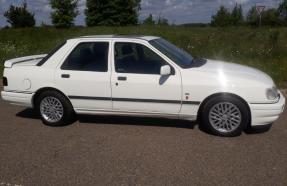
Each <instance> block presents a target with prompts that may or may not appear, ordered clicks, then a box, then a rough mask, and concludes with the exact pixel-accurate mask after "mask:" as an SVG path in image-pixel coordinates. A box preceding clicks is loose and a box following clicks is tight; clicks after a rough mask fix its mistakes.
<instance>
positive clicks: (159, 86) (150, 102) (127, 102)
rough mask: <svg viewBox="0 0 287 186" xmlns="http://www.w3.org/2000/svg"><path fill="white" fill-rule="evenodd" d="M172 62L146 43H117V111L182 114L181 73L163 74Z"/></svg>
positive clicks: (113, 81)
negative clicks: (164, 67) (165, 66)
mask: <svg viewBox="0 0 287 186" xmlns="http://www.w3.org/2000/svg"><path fill="white" fill-rule="evenodd" d="M164 65H170V64H168V63H167V62H166V61H165V60H164V59H163V58H162V57H160V56H159V55H158V54H157V53H155V52H154V51H153V50H152V49H150V48H149V47H148V45H145V44H143V43H134V42H115V43H114V68H113V73H112V77H111V87H112V103H113V110H115V111H126V112H136V113H137V112H139V113H162V114H178V113H179V111H180V108H181V91H182V90H181V76H180V73H179V71H177V70H176V69H175V68H173V67H172V66H171V65H170V66H171V68H172V74H171V75H169V76H161V75H160V69H161V67H162V66H164Z"/></svg>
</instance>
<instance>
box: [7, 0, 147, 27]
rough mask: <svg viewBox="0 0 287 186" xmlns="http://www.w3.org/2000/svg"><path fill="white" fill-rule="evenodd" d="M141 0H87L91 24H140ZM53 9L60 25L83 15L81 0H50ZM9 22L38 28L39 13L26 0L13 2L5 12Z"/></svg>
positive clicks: (54, 23)
mask: <svg viewBox="0 0 287 186" xmlns="http://www.w3.org/2000/svg"><path fill="white" fill-rule="evenodd" d="M140 2H141V0H109V1H107V0H87V2H86V9H85V15H86V25H87V26H127V25H135V24H137V23H138V16H139V15H138V13H139V10H140ZM49 3H50V6H51V8H52V9H53V11H52V13H51V16H50V17H51V20H52V23H53V25H54V26H55V27H56V28H69V27H71V26H74V21H75V18H76V17H77V16H78V15H79V11H78V3H79V0H49ZM4 16H5V17H6V19H7V22H8V23H10V24H11V26H12V27H14V28H19V27H34V26H35V15H34V14H33V13H31V12H30V11H29V10H28V9H27V2H26V0H25V1H24V3H23V4H22V5H20V6H15V5H11V6H10V7H9V9H8V10H7V11H6V12H5V13H4Z"/></svg>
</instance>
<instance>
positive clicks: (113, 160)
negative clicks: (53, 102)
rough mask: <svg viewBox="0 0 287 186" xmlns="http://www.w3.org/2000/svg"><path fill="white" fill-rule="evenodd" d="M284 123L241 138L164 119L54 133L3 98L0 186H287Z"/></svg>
mask: <svg viewBox="0 0 287 186" xmlns="http://www.w3.org/2000/svg"><path fill="white" fill-rule="evenodd" d="M286 121H287V112H285V113H284V115H282V117H281V118H280V120H279V121H277V122H276V123H275V124H274V126H273V128H272V129H271V130H270V131H269V132H266V133H260V134H243V135H241V136H240V137H236V138H220V137H215V136H211V135H208V134H206V133H204V132H202V131H200V130H199V129H198V127H197V126H196V125H195V124H194V123H191V122H186V121H178V120H165V119H143V118H126V117H99V116H98V117H91V116H84V117H80V121H78V122H76V123H75V124H73V125H70V126H66V127H59V128H51V127H47V126H44V125H43V124H42V123H41V121H40V120H39V119H38V117H37V116H35V114H34V113H33V111H31V110H25V109H24V108H21V107H17V106H11V105H8V104H7V103H4V102H3V101H0V186H2V185H4V186H15V185H287V122H286ZM194 125H195V126H194Z"/></svg>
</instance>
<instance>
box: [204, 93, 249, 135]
mask: <svg viewBox="0 0 287 186" xmlns="http://www.w3.org/2000/svg"><path fill="white" fill-rule="evenodd" d="M200 121H201V127H202V128H203V129H204V130H205V131H206V132H208V133H211V134H213V135H217V136H222V137H234V136H239V135H240V134H241V133H242V131H244V130H245V128H246V127H247V126H248V123H249V121H250V112H249V108H248V106H246V104H245V103H244V102H243V101H241V100H240V99H238V98H236V97H235V96H232V95H220V96H216V97H213V98H211V99H209V100H208V101H207V102H206V103H205V104H204V105H203V107H202V110H201V115H200Z"/></svg>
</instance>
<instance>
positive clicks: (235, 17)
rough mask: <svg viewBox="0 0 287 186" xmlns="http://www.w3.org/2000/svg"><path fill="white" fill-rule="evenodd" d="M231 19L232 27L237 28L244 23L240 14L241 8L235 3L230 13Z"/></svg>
mask: <svg viewBox="0 0 287 186" xmlns="http://www.w3.org/2000/svg"><path fill="white" fill-rule="evenodd" d="M231 19H232V24H233V25H234V26H239V25H242V23H243V22H244V19H243V13H242V6H241V5H239V6H238V4H237V3H236V5H235V7H234V8H233V10H232V13H231Z"/></svg>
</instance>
